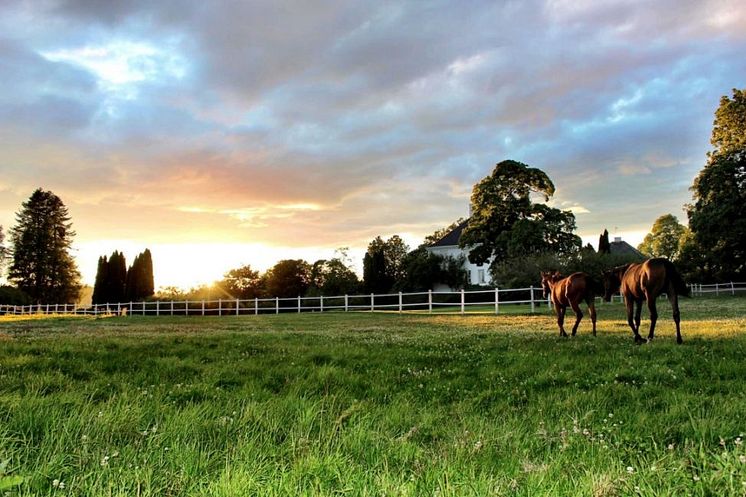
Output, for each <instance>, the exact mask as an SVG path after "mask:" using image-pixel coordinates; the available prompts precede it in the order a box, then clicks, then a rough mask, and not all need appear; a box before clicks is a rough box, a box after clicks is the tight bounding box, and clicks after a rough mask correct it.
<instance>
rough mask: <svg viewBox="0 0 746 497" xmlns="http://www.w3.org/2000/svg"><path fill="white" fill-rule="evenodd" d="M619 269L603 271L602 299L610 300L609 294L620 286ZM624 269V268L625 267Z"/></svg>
mask: <svg viewBox="0 0 746 497" xmlns="http://www.w3.org/2000/svg"><path fill="white" fill-rule="evenodd" d="M620 269H621V268H614V269H609V270H608V271H604V301H606V302H611V296H612V295H614V294H615V293H616V292H618V291H619V287H620V286H622V277H621V274H620ZM624 269H625V270H626V267H624ZM622 274H623V272H622Z"/></svg>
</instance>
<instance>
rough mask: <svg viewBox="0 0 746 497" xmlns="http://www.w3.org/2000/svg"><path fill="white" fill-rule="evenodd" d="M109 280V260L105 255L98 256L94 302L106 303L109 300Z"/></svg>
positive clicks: (92, 298) (92, 300) (92, 299)
mask: <svg viewBox="0 0 746 497" xmlns="http://www.w3.org/2000/svg"><path fill="white" fill-rule="evenodd" d="M108 281H109V260H108V259H107V258H106V256H105V255H102V256H101V257H99V258H98V266H97V268H96V281H95V283H94V284H93V296H92V297H91V302H92V303H93V304H105V303H106V302H108V300H109V297H108V294H107V291H108V286H107V285H108Z"/></svg>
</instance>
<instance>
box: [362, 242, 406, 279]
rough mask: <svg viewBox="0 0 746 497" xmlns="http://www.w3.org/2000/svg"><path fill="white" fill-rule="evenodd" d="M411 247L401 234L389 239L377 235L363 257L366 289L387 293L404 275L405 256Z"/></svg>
mask: <svg viewBox="0 0 746 497" xmlns="http://www.w3.org/2000/svg"><path fill="white" fill-rule="evenodd" d="M408 252H409V247H408V246H407V244H406V243H404V240H402V239H401V237H399V235H393V236H392V237H391V238H389V239H388V240H385V241H384V240H383V239H382V238H381V237H380V236H377V237H375V238H374V239H373V240H372V241H371V242H370V243H369V244H368V251H367V252H366V254H365V257H364V258H363V281H364V285H365V289H366V291H369V292H373V293H385V292H388V291H389V290H391V288H392V287H393V286H394V284H395V283H396V282H397V281H399V280H400V279H402V277H403V275H404V269H403V265H404V258H405V257H406V256H407V253H408Z"/></svg>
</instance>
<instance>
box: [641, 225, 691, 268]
mask: <svg viewBox="0 0 746 497" xmlns="http://www.w3.org/2000/svg"><path fill="white" fill-rule="evenodd" d="M685 234H686V226H684V225H683V224H681V223H679V220H678V219H677V218H676V216H674V215H673V214H665V215H663V216H661V217H659V218H658V219H656V220H655V222H654V223H653V228H652V229H651V230H650V233H648V234H647V235H645V238H644V239H643V240H642V243H641V244H640V245H638V246H637V250H639V251H640V252H642V253H643V254H644V255H646V256H648V257H665V258H666V259H669V260H672V261H675V260H677V259H678V258H679V253H680V250H681V241H682V237H683V236H684V235H685Z"/></svg>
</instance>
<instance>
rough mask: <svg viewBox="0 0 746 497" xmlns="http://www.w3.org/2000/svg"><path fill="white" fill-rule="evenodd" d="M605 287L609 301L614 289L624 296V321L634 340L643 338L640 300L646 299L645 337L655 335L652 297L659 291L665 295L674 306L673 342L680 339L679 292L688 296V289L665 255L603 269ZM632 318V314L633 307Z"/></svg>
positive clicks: (654, 308) (653, 299)
mask: <svg viewBox="0 0 746 497" xmlns="http://www.w3.org/2000/svg"><path fill="white" fill-rule="evenodd" d="M604 287H605V288H606V292H605V294H604V300H606V302H609V301H610V300H611V295H612V294H613V293H615V292H616V291H617V290H618V291H619V292H620V293H621V294H622V296H623V297H624V303H625V305H626V306H627V322H628V323H629V326H630V328H632V333H634V337H635V343H642V342H644V341H645V340H644V339H643V338H642V337H641V336H640V314H641V313H642V301H643V300H645V301H646V302H647V304H648V309H649V310H650V332H649V333H648V340H652V339H653V337H654V336H655V322H656V321H657V320H658V310H657V309H656V306H655V300H656V299H657V298H658V296H659V295H660V294H661V293H664V292H665V293H666V295H668V301H669V302H671V308H673V320H674V323H676V342H677V343H682V342H683V340H682V339H681V326H680V324H679V321H680V314H679V295H683V296H686V297H688V296H689V289H688V288H687V287H686V285H685V284H684V280H683V279H681V275H679V273H678V271H676V268H675V267H674V265H673V264H672V263H671V261H669V260H668V259H662V258H658V259H648V260H647V261H645V262H643V263H641V264H634V263H633V264H625V265H624V266H619V267H615V268H614V269H612V270H610V271H605V272H604ZM635 306H636V309H634V311H635V312H634V319H633V317H632V311H633V307H635Z"/></svg>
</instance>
